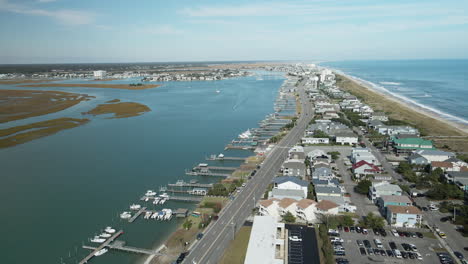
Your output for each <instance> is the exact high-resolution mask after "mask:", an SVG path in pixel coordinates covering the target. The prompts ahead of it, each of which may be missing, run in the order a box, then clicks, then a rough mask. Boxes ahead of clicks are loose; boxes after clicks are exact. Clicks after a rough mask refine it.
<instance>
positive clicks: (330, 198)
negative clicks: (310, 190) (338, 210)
mask: <svg viewBox="0 0 468 264" xmlns="http://www.w3.org/2000/svg"><path fill="white" fill-rule="evenodd" d="M322 200H328V201H332V202H334V203H336V204H338V205H344V204H345V203H346V202H345V199H344V197H343V196H322V195H317V201H319V202H320V201H322Z"/></svg>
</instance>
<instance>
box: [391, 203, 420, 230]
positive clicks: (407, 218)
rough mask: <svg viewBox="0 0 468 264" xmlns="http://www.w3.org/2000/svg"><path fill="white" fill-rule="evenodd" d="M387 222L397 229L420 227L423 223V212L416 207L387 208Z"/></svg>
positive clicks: (395, 206) (397, 206) (394, 206)
mask: <svg viewBox="0 0 468 264" xmlns="http://www.w3.org/2000/svg"><path fill="white" fill-rule="evenodd" d="M386 218H387V222H388V224H389V225H391V226H395V227H419V226H421V222H422V212H421V210H419V209H418V208H417V207H415V206H400V205H389V206H387V217H386Z"/></svg>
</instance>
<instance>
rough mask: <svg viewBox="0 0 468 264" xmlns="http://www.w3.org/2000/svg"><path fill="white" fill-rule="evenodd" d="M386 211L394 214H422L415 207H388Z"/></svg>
mask: <svg viewBox="0 0 468 264" xmlns="http://www.w3.org/2000/svg"><path fill="white" fill-rule="evenodd" d="M387 209H388V210H389V211H390V212H392V213H395V214H419V215H420V214H422V212H421V210H419V209H418V208H417V207H415V206H403V205H388V206H387Z"/></svg>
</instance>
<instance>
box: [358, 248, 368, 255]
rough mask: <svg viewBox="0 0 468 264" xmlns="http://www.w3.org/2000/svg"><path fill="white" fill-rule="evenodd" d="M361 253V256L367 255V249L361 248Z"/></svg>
mask: <svg viewBox="0 0 468 264" xmlns="http://www.w3.org/2000/svg"><path fill="white" fill-rule="evenodd" d="M359 251H360V252H361V255H367V253H366V249H365V248H363V247H361V248H359Z"/></svg>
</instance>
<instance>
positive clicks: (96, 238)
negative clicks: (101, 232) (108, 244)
mask: <svg viewBox="0 0 468 264" xmlns="http://www.w3.org/2000/svg"><path fill="white" fill-rule="evenodd" d="M89 241H91V242H94V243H104V242H105V241H106V239H104V238H100V237H99V236H94V238H92V239H90V240H89Z"/></svg>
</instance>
